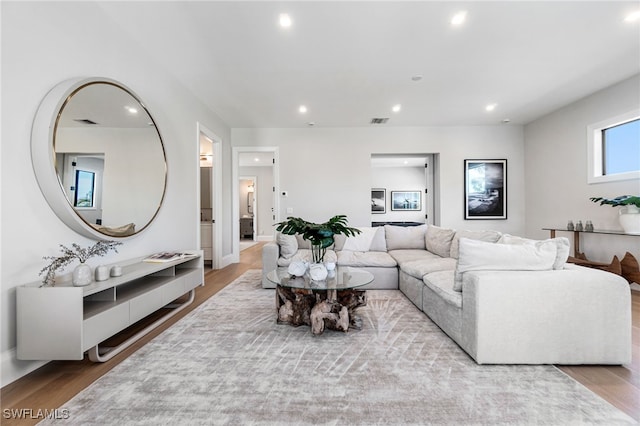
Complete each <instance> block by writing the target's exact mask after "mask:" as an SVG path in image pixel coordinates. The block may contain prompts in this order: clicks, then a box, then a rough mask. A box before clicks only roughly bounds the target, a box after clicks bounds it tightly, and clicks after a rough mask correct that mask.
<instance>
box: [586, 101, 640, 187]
mask: <svg viewBox="0 0 640 426" xmlns="http://www.w3.org/2000/svg"><path fill="white" fill-rule="evenodd" d="M638 119H640V108H638V109H633V110H631V111H629V112H626V113H624V114H620V115H618V116H615V117H611V118H608V119H606V120H603V121H600V122H598V123H594V124H591V125H589V126H588V127H587V161H588V174H587V183H589V184H593V183H603V182H617V181H622V180H631V179H638V180H640V170H636V171H632V172H625V173H614V174H610V175H605V174H604V170H603V169H604V164H603V158H604V152H603V149H604V145H603V140H602V131H603V130H605V129H608V128H611V127H615V126H619V125H621V124H625V123H628V122H630V121H634V120H638Z"/></svg>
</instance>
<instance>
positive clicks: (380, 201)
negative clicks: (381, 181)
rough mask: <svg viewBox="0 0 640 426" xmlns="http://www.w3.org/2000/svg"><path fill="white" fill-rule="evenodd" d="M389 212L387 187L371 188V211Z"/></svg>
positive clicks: (374, 212) (375, 212)
mask: <svg viewBox="0 0 640 426" xmlns="http://www.w3.org/2000/svg"><path fill="white" fill-rule="evenodd" d="M386 212H387V190H386V189H385V188H372V189H371V213H372V214H384V213H386Z"/></svg>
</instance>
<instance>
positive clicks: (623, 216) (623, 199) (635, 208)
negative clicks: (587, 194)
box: [589, 195, 640, 234]
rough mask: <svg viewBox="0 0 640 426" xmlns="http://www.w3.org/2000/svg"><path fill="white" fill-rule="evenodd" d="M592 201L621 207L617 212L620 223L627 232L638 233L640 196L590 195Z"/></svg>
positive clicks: (639, 227) (639, 229) (639, 232)
mask: <svg viewBox="0 0 640 426" xmlns="http://www.w3.org/2000/svg"><path fill="white" fill-rule="evenodd" d="M589 199H590V200H591V201H593V202H594V203H600V205H601V206H602V205H609V206H611V207H622V208H621V209H620V210H619V212H618V214H619V220H620V225H621V226H622V229H624V232H625V233H627V234H640V196H637V195H620V196H618V197H615V198H604V197H591V198H589Z"/></svg>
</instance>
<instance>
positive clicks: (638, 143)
mask: <svg viewBox="0 0 640 426" xmlns="http://www.w3.org/2000/svg"><path fill="white" fill-rule="evenodd" d="M587 137H588V142H589V143H588V145H589V152H588V154H589V176H588V182H589V183H599V182H612V181H619V180H627V179H640V111H637V110H636V111H631V112H629V113H627V114H623V115H621V116H618V117H614V118H611V119H608V120H605V121H602V122H600V123H596V124H593V125H591V126H589V127H588V134H587Z"/></svg>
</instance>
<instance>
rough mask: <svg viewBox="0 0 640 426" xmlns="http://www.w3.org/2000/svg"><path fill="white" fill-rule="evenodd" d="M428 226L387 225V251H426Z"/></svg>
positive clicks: (385, 231)
mask: <svg viewBox="0 0 640 426" xmlns="http://www.w3.org/2000/svg"><path fill="white" fill-rule="evenodd" d="M426 231H427V225H418V226H396V225H385V226H384V233H385V238H386V240H387V250H399V249H422V250H424V249H426V246H425V243H424V234H425V233H426Z"/></svg>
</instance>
